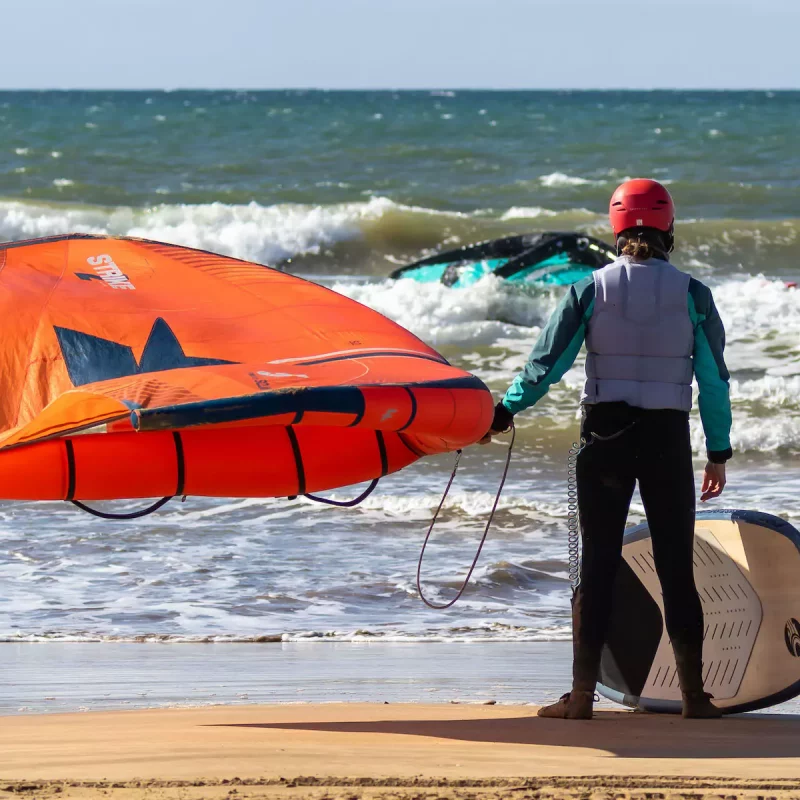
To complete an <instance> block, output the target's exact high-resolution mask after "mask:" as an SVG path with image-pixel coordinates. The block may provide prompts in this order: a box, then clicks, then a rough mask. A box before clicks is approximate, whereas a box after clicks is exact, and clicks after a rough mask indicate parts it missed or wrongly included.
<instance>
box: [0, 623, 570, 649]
mask: <svg viewBox="0 0 800 800" xmlns="http://www.w3.org/2000/svg"><path fill="white" fill-rule="evenodd" d="M571 638H572V629H571V625H566V624H562V625H558V624H549V625H547V624H545V625H543V626H542V627H541V628H529V627H526V626H523V625H508V624H503V623H487V624H485V625H480V626H471V625H464V626H459V627H458V628H452V629H448V628H444V629H440V630H431V631H430V632H414V631H408V632H406V631H402V630H394V631H384V630H370V629H368V628H367V629H362V628H359V629H357V630H350V631H338V630H300V631H291V632H285V633H280V634H269V635H263V636H258V635H256V636H242V635H240V634H235V633H231V634H224V633H220V634H212V635H202V634H198V635H194V636H193V635H183V634H140V635H133V634H127V635H126V634H121V635H113V634H103V633H72V632H69V631H65V632H56V631H54V632H50V633H20V634H17V635H11V636H9V635H5V636H4V635H0V644H25V643H29V644H36V643H41V642H64V643H67V642H68V643H104V642H107V643H120V644H124V643H129V644H281V643H295V644H299V643H304V644H313V643H319V644H321V645H324V644H341V643H348V644H364V643H366V642H386V643H403V642H405V643H408V644H414V643H425V642H446V643H453V644H456V643H459V642H475V643H477V642H496V643H501V642H564V641H569V640H570V639H571Z"/></svg>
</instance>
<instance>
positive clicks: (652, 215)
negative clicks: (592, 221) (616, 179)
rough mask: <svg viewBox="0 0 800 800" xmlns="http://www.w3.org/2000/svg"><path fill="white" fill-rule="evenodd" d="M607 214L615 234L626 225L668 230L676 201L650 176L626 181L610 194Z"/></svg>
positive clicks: (673, 216) (625, 227)
mask: <svg viewBox="0 0 800 800" xmlns="http://www.w3.org/2000/svg"><path fill="white" fill-rule="evenodd" d="M608 218H609V220H611V230H613V231H614V236H619V235H620V233H622V231H626V230H628V228H656V229H657V230H659V231H665V232H671V231H672V223H673V222H674V221H675V204H674V203H673V202H672V197H670V194H669V192H668V191H667V190H666V189H665V188H664V187H663V186H662V185H661V184H660V183H659V182H658V181H651V180H650V179H649V178H635V179H634V180H632V181H625V183H623V184H622V185H621V186H618V187H617V190H616V191H615V192H614V194H612V195H611V202H610V203H609V206H608Z"/></svg>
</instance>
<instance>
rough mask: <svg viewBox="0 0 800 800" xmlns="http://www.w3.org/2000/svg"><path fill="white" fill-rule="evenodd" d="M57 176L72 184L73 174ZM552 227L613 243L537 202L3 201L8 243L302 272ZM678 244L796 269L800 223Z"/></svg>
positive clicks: (701, 224) (703, 259)
mask: <svg viewBox="0 0 800 800" xmlns="http://www.w3.org/2000/svg"><path fill="white" fill-rule="evenodd" d="M554 174H556V173H554ZM566 177H569V176H566ZM56 180H57V181H59V184H58V185H59V186H61V187H62V188H63V187H64V186H66V184H65V183H64V181H65V180H67V179H62V178H58V179H56ZM576 180H577V179H576ZM580 180H583V179H580ZM548 229H550V230H553V229H555V230H584V231H586V232H589V233H593V234H595V235H599V236H601V237H604V238H606V239H607V240H609V241H610V231H609V229H608V221H607V219H606V216H605V214H602V213H594V212H592V211H590V210H589V209H587V208H583V207H576V208H569V209H561V210H554V209H550V208H546V207H543V206H538V205H531V206H513V207H511V208H508V209H505V210H503V209H478V210H475V211H470V212H464V211H455V210H444V209H433V208H425V207H422V206H414V205H404V204H402V203H398V202H395V201H393V200H390V199H389V198H386V197H376V196H372V197H369V198H368V199H366V200H364V201H361V202H350V203H340V204H332V205H302V204H292V203H284V204H279V205H271V206H263V205H260V204H258V203H256V202H251V203H248V204H245V205H237V204H226V203H219V202H217V203H208V204H198V205H189V204H169V203H163V204H160V205H155V206H151V207H148V208H135V207H129V206H118V207H106V206H89V205H70V204H68V203H55V202H54V203H49V204H48V203H30V202H20V201H16V200H0V238H2V239H6V240H19V239H29V238H36V237H40V236H52V235H57V234H63V233H70V232H75V233H96V234H108V235H114V236H140V237H143V238H149V239H156V240H161V241H166V242H171V243H174V244H181V245H185V246H188V247H198V248H201V249H206V250H211V251H214V252H218V253H222V254H225V255H230V256H234V257H236V258H243V259H247V260H251V261H256V262H259V263H265V264H271V265H281V264H285V263H286V262H288V261H290V260H292V259H294V260H295V263H293V264H291V265H290V267H289V268H290V269H292V270H294V271H297V270H299V271H301V272H302V271H303V270H306V271H308V270H312V271H314V272H319V273H328V274H329V273H339V274H342V273H347V274H353V273H359V274H372V275H380V274H383V275H385V274H387V273H388V272H389V271H390V270H391V268H392V266H393V265H396V264H402V263H408V262H410V261H413V260H415V259H417V258H419V257H422V256H424V255H428V254H430V253H432V252H435V251H436V250H440V249H446V248H452V247H457V246H459V245H462V244H467V243H470V242H475V241H482V240H486V239H492V238H497V237H501V236H508V235H511V234H517V233H525V232H531V231H538V230H548ZM678 244H679V250H678V254H677V256H676V258H677V260H678V263H681V260H683V261H684V262H685V263H688V264H690V265H692V266H695V267H697V268H700V269H702V270H704V271H705V270H715V269H717V268H719V267H723V268H727V269H739V270H741V269H742V268H743V267H745V266H746V267H747V269H745V270H744V271H745V272H749V273H750V274H753V273H755V272H757V271H758V268H760V269H763V271H765V272H772V270H773V268H775V269H778V270H779V271H780V270H783V271H784V272H789V271H790V270H792V269H794V270H795V273H796V270H797V266H796V265H797V263H800V221H798V220H688V221H682V222H680V238H679V242H678ZM767 261H768V262H769V263H766V262H767ZM762 264H763V266H760V265H762ZM754 265H755V266H756V267H757V269H753V268H752V267H753V266H754ZM793 274H794V273H793Z"/></svg>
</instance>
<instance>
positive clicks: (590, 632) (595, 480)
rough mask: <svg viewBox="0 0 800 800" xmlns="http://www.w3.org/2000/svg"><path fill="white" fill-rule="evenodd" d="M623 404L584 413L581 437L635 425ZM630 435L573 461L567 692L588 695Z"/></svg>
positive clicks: (616, 552)
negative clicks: (575, 577)
mask: <svg viewBox="0 0 800 800" xmlns="http://www.w3.org/2000/svg"><path fill="white" fill-rule="evenodd" d="M634 414H635V410H634V409H632V408H631V407H630V406H628V405H626V404H624V403H602V404H598V405H596V406H589V407H586V408H585V409H584V418H583V425H582V427H581V433H582V435H583V436H584V437H585V438H586V439H587V440H589V439H590V436H591V433H590V432H592V431H594V432H596V433H599V434H600V435H601V436H609V435H612V434H614V433H616V432H618V431H620V430H622V429H624V428H625V427H626V426H628V425H630V424H631V422H633V420H634V419H635V416H634ZM632 434H633V429H631V430H629V431H627V432H625V433H623V434H622V435H621V436H619V437H617V438H615V439H613V440H611V441H607V442H602V441H594V442H592V444H590V445H588V446H587V447H586V448H585V449H584V450H583V451H582V452H581V454H580V455H579V456H578V462H577V481H578V511H579V515H580V523H581V536H582V540H583V556H582V561H581V581H580V584H579V586H578V589H577V591H576V592H575V596H574V597H573V600H572V640H573V656H574V659H573V667H572V670H573V676H572V677H573V688H574V689H578V690H584V691H594V688H595V685H596V683H597V674H598V671H599V668H600V655H601V653H602V650H603V644H604V642H605V638H606V631H607V628H608V623H609V619H610V617H611V603H612V600H613V590H614V580H615V578H616V574H617V567H618V565H619V561H620V557H621V554H622V536H623V534H624V532H625V521H626V520H627V517H628V509H629V508H630V503H631V497H632V496H633V490H634V487H635V485H636V472H635V461H634V458H632V455H633V453H634V447H633V444H632V443H633V441H634V440H633V436H632Z"/></svg>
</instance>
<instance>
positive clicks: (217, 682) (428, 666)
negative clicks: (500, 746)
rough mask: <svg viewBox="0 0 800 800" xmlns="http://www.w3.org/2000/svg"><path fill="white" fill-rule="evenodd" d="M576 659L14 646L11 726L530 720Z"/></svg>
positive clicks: (561, 650)
mask: <svg viewBox="0 0 800 800" xmlns="http://www.w3.org/2000/svg"><path fill="white" fill-rule="evenodd" d="M571 656H572V643H571V642H493V643H489V642H380V641H372V642H335V641H319V640H314V641H309V642H302V643H289V642H283V643H270V644H254V643H248V644H243V643H238V644H234V643H224V644H221V643H214V644H211V643H209V644H196V643H191V644H190V643H181V644H152V643H149V644H142V643H133V642H124V643H112V642H104V643H57V642H46V643H14V644H11V643H5V644H0V659H2V663H3V673H2V674H3V681H2V682H0V721H2V722H5V721H7V720H8V719H13V718H15V717H18V716H28V715H49V714H59V715H63V714H69V713H78V712H79V713H85V712H89V713H93V712H112V711H130V710H141V709H176V708H177V709H180V708H205V707H212V708H213V707H220V706H223V707H231V708H239V707H242V706H248V705H254V704H258V705H269V706H272V705H276V706H277V705H287V706H294V705H309V704H322V705H327V704H330V703H347V704H356V703H379V704H382V703H389V704H423V705H424V704H429V703H436V704H443V703H449V704H454V705H463V706H470V707H472V706H474V705H480V704H484V703H487V704H489V703H492V704H497V705H498V706H502V707H504V708H512V709H513V708H517V709H519V708H528V707H530V705H531V704H542V703H547V702H551V701H553V700H555V699H557V698H558V697H559V696H560V695H561V694H562V693H563V692H564V691H566V690H567V689H568V688H569V682H570V676H571ZM596 707H597V708H599V709H609V710H612V709H616V710H623V709H622V708H621V706H619V705H616V704H614V703H612V702H611V701H608V700H605V699H602V700H601V701H600V703H598V704H597V706H596ZM787 713H788V714H798V715H800V698H794V699H793V700H790V701H788V702H786V703H781V704H780V705H777V706H773V707H772V708H769V709H765V710H763V711H761V712H759V714H762V715H781V714H787ZM798 749H799V750H800V748H798ZM0 775H2V772H0Z"/></svg>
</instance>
